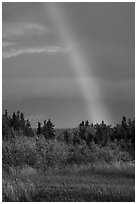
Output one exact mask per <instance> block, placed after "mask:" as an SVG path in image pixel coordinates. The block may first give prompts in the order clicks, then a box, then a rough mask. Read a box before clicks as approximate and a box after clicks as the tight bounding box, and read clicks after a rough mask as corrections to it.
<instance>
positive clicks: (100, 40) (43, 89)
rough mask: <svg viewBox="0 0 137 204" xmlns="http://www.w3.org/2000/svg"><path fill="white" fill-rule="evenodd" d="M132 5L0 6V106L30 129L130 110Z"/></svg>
mask: <svg viewBox="0 0 137 204" xmlns="http://www.w3.org/2000/svg"><path fill="white" fill-rule="evenodd" d="M134 10H135V5H134V3H132V2H131V3H125V2H123V3H120V2H119V3H116V2H115V3H112V2H110V3H100V2H96V3H93V2H88V3H84V2H75V3H74V2H65V3H25V2H24V3H6V2H5V3H2V43H3V44H2V48H3V52H2V58H3V60H2V70H3V73H2V75H3V76H2V77H3V84H2V85H3V110H4V109H6V108H7V109H8V110H9V112H10V113H12V112H13V111H17V110H18V109H19V110H20V111H22V112H23V113H24V114H25V115H26V117H27V118H29V119H30V121H31V123H32V125H33V126H36V124H37V122H38V121H41V122H42V121H44V120H45V119H48V118H49V117H50V118H51V120H52V121H53V123H54V124H55V127H73V126H77V125H78V123H80V122H81V121H82V120H86V119H88V120H89V121H90V122H94V123H96V122H101V121H102V120H105V121H106V122H107V123H110V124H116V123H118V122H120V121H121V118H122V116H123V115H125V116H127V117H131V118H133V117H134V114H135V113H134V112H135V107H134V106H135V93H134V92H135V87H134V83H135V56H134V55H135V48H134V46H135V45H134V44H135V11H134Z"/></svg>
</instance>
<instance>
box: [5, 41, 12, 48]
mask: <svg viewBox="0 0 137 204" xmlns="http://www.w3.org/2000/svg"><path fill="white" fill-rule="evenodd" d="M11 45H14V43H11V42H7V41H5V42H2V47H7V46H11Z"/></svg>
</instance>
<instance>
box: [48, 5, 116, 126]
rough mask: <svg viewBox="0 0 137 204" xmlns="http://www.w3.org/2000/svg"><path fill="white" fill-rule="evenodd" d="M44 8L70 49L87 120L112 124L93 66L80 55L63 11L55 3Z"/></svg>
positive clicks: (80, 52)
mask: <svg viewBox="0 0 137 204" xmlns="http://www.w3.org/2000/svg"><path fill="white" fill-rule="evenodd" d="M45 6H46V12H48V14H49V16H50V18H52V19H53V22H54V24H55V26H56V28H57V30H58V32H59V35H60V37H61V39H62V40H63V43H64V44H65V46H66V47H70V52H69V54H68V55H69V56H68V57H69V59H70V62H71V65H72V70H73V72H74V75H75V78H76V80H77V82H78V84H79V87H80V89H81V94H82V96H83V97H84V100H85V104H86V107H87V109H88V114H89V116H88V119H89V120H90V121H92V122H93V123H99V122H101V121H102V120H104V121H105V122H107V123H110V122H112V120H111V117H110V115H109V113H108V110H107V107H106V106H105V103H104V102H103V99H102V98H103V97H102V94H101V91H100V88H99V83H98V82H97V79H95V77H94V64H92V65H91V62H90V63H89V62H88V59H87V58H86V55H85V54H83V53H82V49H81V47H80V44H79V43H78V42H77V40H76V39H75V37H74V35H73V34H72V33H73V32H72V31H71V29H70V28H69V23H68V22H67V20H66V16H65V15H64V13H63V10H62V9H61V8H60V7H59V5H57V3H48V4H46V5H45ZM91 66H92V67H91ZM91 69H92V70H91Z"/></svg>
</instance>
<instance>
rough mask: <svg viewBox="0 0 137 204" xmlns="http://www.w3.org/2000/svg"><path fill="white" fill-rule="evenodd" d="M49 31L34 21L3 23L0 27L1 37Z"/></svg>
mask: <svg viewBox="0 0 137 204" xmlns="http://www.w3.org/2000/svg"><path fill="white" fill-rule="evenodd" d="M47 32H49V29H48V28H45V27H44V26H42V25H39V24H34V23H12V24H10V25H9V24H4V25H3V28H2V36H3V38H7V37H10V36H24V35H29V34H30V35H41V34H45V33H47Z"/></svg>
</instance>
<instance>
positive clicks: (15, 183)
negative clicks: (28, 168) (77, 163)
mask: <svg viewBox="0 0 137 204" xmlns="http://www.w3.org/2000/svg"><path fill="white" fill-rule="evenodd" d="M134 184H135V178H134V175H133V174H129V175H125V174H123V175H122V174H114V173H106V172H105V173H103V172H102V173H101V172H99V171H96V172H95V171H94V172H91V171H90V170H88V171H85V170H81V171H75V170H74V171H73V173H72V171H70V170H68V171H61V172H60V171H54V172H53V171H49V172H47V173H46V174H38V173H37V174H32V175H30V174H29V175H27V174H26V175H12V176H11V175H9V176H8V175H7V176H6V175H5V176H3V201H35V202H48V201H49V202H50V201H51V202H65V201H67V202H74V201H75V202H96V201H100V202H103V201H105V202H115V201H117V202H122V201H124V202H130V201H132V202H134V201H135V186H134Z"/></svg>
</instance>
